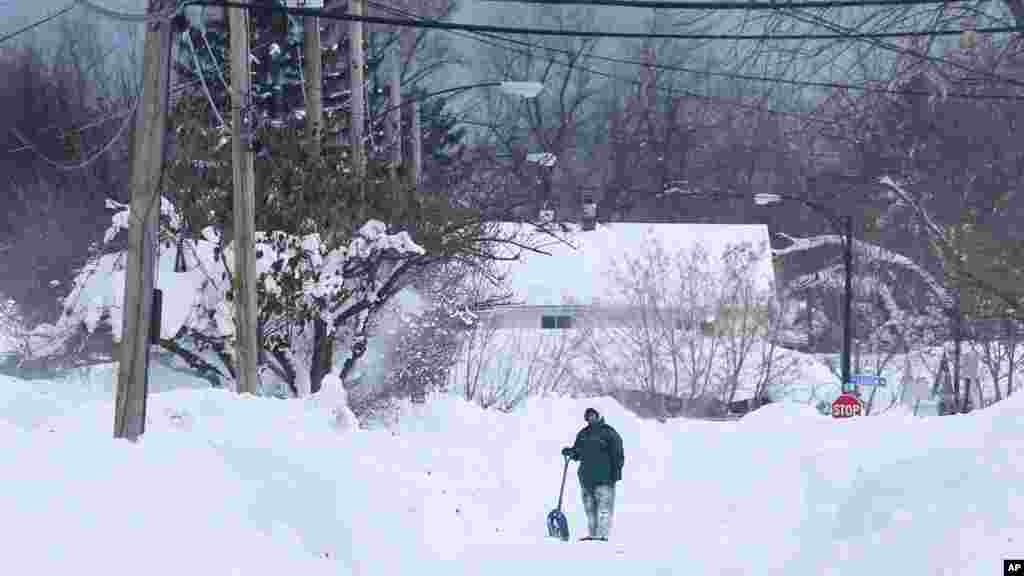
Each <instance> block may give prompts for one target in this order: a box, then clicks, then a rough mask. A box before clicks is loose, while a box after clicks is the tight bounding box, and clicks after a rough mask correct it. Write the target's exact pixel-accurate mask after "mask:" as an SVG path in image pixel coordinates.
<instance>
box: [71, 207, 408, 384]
mask: <svg viewBox="0 0 1024 576" xmlns="http://www.w3.org/2000/svg"><path fill="white" fill-rule="evenodd" d="M111 205H112V206H113V207H116V208H118V209H119V211H118V212H117V213H116V214H115V215H114V217H113V224H112V226H111V227H110V229H109V230H108V231H107V234H106V235H105V241H106V242H108V243H109V242H112V241H113V240H114V239H115V238H116V236H117V235H118V233H119V232H120V231H121V230H122V229H125V228H126V227H127V226H128V222H129V207H128V206H125V205H118V204H116V203H111ZM161 215H162V229H161V246H160V251H159V258H158V270H157V286H158V287H159V288H160V289H161V290H162V291H163V293H164V306H163V318H162V322H161V334H160V338H161V342H162V344H164V346H165V348H168V349H170V350H171V351H173V352H175V353H177V354H178V355H179V356H180V357H181V358H182V359H183V360H184V361H185V362H187V363H188V364H189V365H191V366H192V367H193V368H194V369H196V370H198V371H199V372H200V373H204V374H206V375H215V376H216V377H217V378H218V379H220V380H221V381H224V380H228V381H230V380H232V379H233V375H234V373H235V364H234V354H233V342H234V306H233V298H234V288H233V281H232V278H233V276H232V272H231V263H233V249H232V245H231V240H229V239H225V238H222V237H221V235H220V234H219V233H218V232H217V230H216V229H215V228H213V227H208V228H206V229H204V230H203V231H202V232H201V234H200V235H199V236H198V237H195V238H188V237H185V236H184V235H183V231H182V229H181V227H182V222H181V219H180V218H179V217H178V215H177V214H176V212H175V210H174V207H173V206H172V205H171V204H170V202H169V201H167V200H164V201H163V204H162V210H161ZM175 238H176V240H175ZM178 250H181V251H182V256H183V257H184V260H185V263H186V266H187V271H185V272H175V271H174V268H175V267H174V264H175V258H176V257H178V255H179V254H178ZM423 254H424V250H423V248H422V247H420V246H418V245H417V244H416V243H415V242H413V240H412V239H411V238H410V236H409V234H407V233H405V232H399V233H389V232H388V230H387V226H386V225H385V224H384V223H382V222H380V221H376V220H370V221H368V222H367V223H366V224H365V225H363V226H362V227H361V228H360V229H359V230H358V232H357V233H356V234H355V235H354V237H352V238H351V240H350V241H349V242H347V243H346V244H344V245H340V246H334V247H331V246H329V245H328V244H327V243H326V242H324V241H323V240H322V239H321V238H320V236H319V235H318V234H315V233H313V234H308V235H305V236H295V235H291V234H287V233H284V232H279V231H275V232H269V233H257V239H256V256H257V265H256V272H257V276H258V284H257V291H258V295H259V326H260V332H259V335H260V339H261V343H262V346H263V350H264V352H265V353H264V354H263V356H262V359H261V366H262V368H263V370H261V376H262V377H263V379H264V386H265V388H264V391H265V392H274V391H275V390H274V389H273V383H274V381H275V380H276V381H277V382H278V383H281V382H283V383H285V384H286V385H287V386H288V387H289V389H290V393H291V394H295V395H307V394H310V393H312V392H316V391H317V390H318V388H319V385H320V380H321V379H322V378H323V377H324V376H325V375H326V374H328V373H329V372H330V369H331V367H332V366H333V362H331V361H326V362H323V361H322V360H323V358H322V355H324V354H327V355H328V356H329V357H330V358H333V353H334V349H335V348H336V347H337V348H339V349H342V350H347V351H348V358H347V361H346V364H345V367H343V368H342V370H341V371H340V372H339V377H341V378H344V376H345V374H346V370H348V369H350V368H351V365H352V363H354V361H355V359H358V356H359V355H360V354H361V352H360V350H363V349H365V341H366V338H367V329H368V326H369V323H370V320H371V318H372V316H373V314H374V313H375V312H376V311H377V310H379V308H380V307H381V306H383V304H384V303H385V302H386V301H387V299H388V298H390V296H391V295H393V293H394V292H396V291H397V289H398V283H397V277H398V275H399V272H400V271H401V270H402V267H403V266H404V265H406V264H407V263H408V262H409V261H410V260H411V259H412V258H414V257H416V256H420V255H423ZM124 266H125V263H124V253H123V252H113V253H110V254H104V255H101V256H99V257H97V258H95V259H94V260H92V261H90V262H89V264H88V265H87V266H85V267H84V268H83V269H82V270H81V271H80V272H79V274H78V275H77V277H76V278H75V282H74V288H73V290H72V292H71V294H70V295H69V296H68V298H67V299H66V300H65V302H64V305H65V310H66V313H65V314H64V316H63V317H62V320H61V324H62V325H64V326H70V325H74V324H78V323H83V324H84V325H85V326H86V328H87V330H88V331H90V332H92V331H94V330H96V329H98V328H99V326H100V325H101V324H109V326H110V328H111V329H112V332H113V336H114V338H115V339H116V340H120V337H121V324H122V315H121V302H122V298H123V297H122V292H123V287H124V272H125V270H124ZM101 321H102V322H101ZM59 327H60V326H58V328H59ZM211 353H212V354H211ZM330 358H329V359H328V360H330ZM319 365H323V366H325V367H326V369H323V370H322V371H320V372H319V373H318V372H317V366H319ZM271 376H274V377H276V378H271Z"/></svg>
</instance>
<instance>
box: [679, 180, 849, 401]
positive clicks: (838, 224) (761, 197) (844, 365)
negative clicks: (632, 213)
mask: <svg viewBox="0 0 1024 576" xmlns="http://www.w3.org/2000/svg"><path fill="white" fill-rule="evenodd" d="M688 195H691V196H701V195H702V194H700V193H699V192H698V193H690V194H688ZM704 196H711V197H715V196H719V197H733V198H748V196H747V195H745V194H736V193H729V192H714V193H710V194H705V195H704ZM783 200H793V201H795V202H800V203H802V204H803V205H804V206H807V207H808V208H810V209H811V210H814V211H815V212H817V213H818V214H821V215H822V216H824V217H825V219H826V220H828V222H829V224H831V225H832V226H833V228H834V229H835V232H836V233H837V234H839V235H840V236H842V237H843V276H844V281H843V284H844V286H843V353H842V360H841V368H840V370H841V372H842V391H843V392H846V391H847V387H848V386H849V385H850V349H851V347H852V342H853V218H852V217H850V216H839V215H838V214H836V213H835V212H833V211H832V210H830V209H829V208H827V207H825V206H824V205H822V204H818V203H817V202H813V201H811V200H807V199H806V198H801V197H800V196H790V195H786V194H777V193H775V192H758V193H756V194H754V204H756V205H758V206H770V205H772V204H778V203H780V202H782V201H783Z"/></svg>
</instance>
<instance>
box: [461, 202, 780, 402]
mask: <svg viewBox="0 0 1024 576" xmlns="http://www.w3.org/2000/svg"><path fill="white" fill-rule="evenodd" d="M503 227H504V228H505V229H507V230H517V231H518V233H519V235H520V236H519V241H520V242H521V243H522V244H525V245H528V246H532V247H534V248H536V250H522V251H520V252H519V253H518V258H517V259H516V260H512V261H509V262H503V263H502V271H503V272H504V274H505V277H506V280H507V285H506V288H507V291H508V293H509V294H510V296H511V302H510V303H509V304H508V305H504V306H499V307H496V308H494V309H492V310H488V311H486V312H483V313H481V314H480V321H479V322H478V326H477V328H476V329H475V330H474V331H473V333H472V334H469V335H467V337H466V342H465V343H464V349H463V353H462V354H461V355H460V359H459V361H458V363H457V365H456V366H455V368H454V369H453V371H452V373H453V377H452V379H451V380H450V385H451V386H452V387H454V388H455V389H462V388H463V387H465V389H466V390H472V391H474V392H475V393H476V394H484V393H485V391H487V390H490V393H491V394H494V395H496V396H497V397H498V398H495V399H494V403H500V402H501V399H500V397H504V398H506V400H510V399H511V398H516V397H524V396H526V395H534V394H537V393H543V392H546V391H548V392H554V391H561V390H564V389H566V388H571V389H573V390H578V391H586V392H601V391H610V390H618V389H622V388H648V389H665V388H668V389H667V390H663V391H666V392H668V393H674V394H676V395H684V394H683V392H682V391H680V390H679V389H678V386H676V385H675V384H677V383H678V381H679V378H673V377H669V378H665V377H663V376H664V374H662V377H659V376H658V375H656V374H654V373H653V372H654V371H655V370H657V371H659V372H664V371H665V370H671V369H670V368H667V367H666V366H654V365H655V364H658V363H657V362H647V363H646V364H647V365H648V367H649V368H651V372H652V374H650V375H649V376H650V378H648V379H647V384H646V385H645V384H644V380H645V378H644V376H643V375H642V374H639V375H638V374H633V375H632V376H631V375H629V374H628V372H629V370H631V369H632V370H633V371H634V372H636V371H637V370H640V368H639V367H640V366H641V365H643V364H645V363H644V362H643V361H638V360H637V358H636V356H637V354H639V353H640V352H639V350H638V349H637V342H636V338H634V336H636V334H631V332H633V333H635V332H637V331H639V330H642V327H641V326H638V323H640V322H641V321H642V318H643V317H644V316H650V310H649V309H648V310H645V308H650V306H651V304H650V300H649V299H647V300H645V298H644V296H645V289H642V288H640V287H639V286H641V284H642V283H640V284H637V282H638V281H639V279H640V277H641V276H642V275H643V270H644V269H646V267H647V266H648V264H645V262H650V261H651V260H650V259H651V258H652V256H653V255H655V254H661V255H663V256H665V257H667V260H663V262H669V264H668V265H667V266H665V267H664V268H663V271H664V274H663V277H662V278H661V284H662V288H665V287H666V286H668V287H669V290H668V291H671V288H672V287H678V286H681V285H683V284H685V283H686V282H685V281H684V279H683V278H682V275H683V274H684V272H683V271H682V267H681V266H679V265H677V264H678V263H679V262H681V261H682V260H684V259H685V255H688V254H693V253H694V251H696V250H700V251H702V252H703V254H705V255H706V258H705V259H704V260H703V262H704V266H703V267H702V272H703V273H704V274H705V277H706V278H712V277H715V275H716V274H724V273H725V272H726V270H725V269H726V266H725V264H724V262H726V261H728V259H729V258H728V254H729V253H730V251H733V250H735V249H736V248H738V247H741V246H746V247H747V248H749V249H750V254H752V255H754V257H755V260H754V261H753V262H752V263H751V264H750V265H749V267H748V268H747V274H748V275H749V280H750V285H751V286H753V287H754V288H755V289H756V290H759V291H760V292H761V293H763V294H767V295H774V289H775V272H774V266H773V260H772V257H771V250H770V245H769V236H768V229H767V227H766V226H764V225H761V224H758V225H715V224H684V223H619V222H616V223H603V224H599V225H598V226H597V227H596V229H594V230H590V231H584V230H581V229H579V228H578V227H572V228H571V229H570V231H569V232H568V233H564V234H563V233H558V232H555V233H550V232H547V231H544V230H539V229H537V228H535V227H533V226H532V225H529V224H512V223H509V224H504V225H503ZM692 280H693V279H692V278H691V279H690V282H691V288H692V287H694V286H692V284H693V282H692ZM631 285H632V287H631ZM705 291H706V292H707V293H701V289H699V288H698V289H697V290H691V292H693V293H692V294H691V296H692V298H690V299H688V300H686V301H683V300H680V299H678V298H676V299H674V300H673V299H671V298H667V297H666V298H663V300H664V301H666V302H667V301H670V300H671V302H672V304H671V305H668V306H666V305H665V304H659V305H657V307H658V308H659V314H662V315H664V313H665V312H666V308H671V309H673V310H671V311H672V312H677V313H678V314H677V315H676V317H677V318H687V317H689V318H692V317H694V312H695V310H686V309H685V308H688V307H691V308H692V307H702V306H704V305H710V304H711V302H710V300H711V299H712V295H711V294H710V292H713V288H712V287H711V286H706V287H705ZM677 292H679V291H678V290H677ZM680 308H682V309H680ZM719 312H720V311H719ZM701 313H702V314H703V312H701ZM719 316H720V314H719ZM702 320H703V318H702ZM707 320H708V321H711V320H712V318H711V317H710V316H709V317H708V318H707ZM674 328H675V329H676V330H678V331H680V332H687V331H688V330H689V332H687V333H689V334H692V333H693V330H692V329H693V328H694V326H692V325H681V324H680V323H678V321H677V325H676V326H674ZM705 328H706V326H705ZM668 338H671V335H670V336H668ZM649 340H650V339H649ZM658 347H662V344H658ZM662 364H663V363H662ZM616 374H623V376H622V377H619V376H616ZM633 376H635V377H633ZM655 380H658V381H660V384H659V383H655V384H652V382H653V381H655ZM668 383H672V384H671V385H667V386H666V384H668ZM745 395H746V396H747V397H749V395H750V392H748V391H746V390H745V389H742V387H741V389H739V390H736V391H735V393H734V394H729V396H730V399H742V398H743V397H744V396H745ZM485 403H487V402H485Z"/></svg>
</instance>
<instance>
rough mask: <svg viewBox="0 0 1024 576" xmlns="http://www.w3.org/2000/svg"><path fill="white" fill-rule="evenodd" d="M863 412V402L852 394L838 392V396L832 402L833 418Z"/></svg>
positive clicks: (857, 414)
mask: <svg viewBox="0 0 1024 576" xmlns="http://www.w3.org/2000/svg"><path fill="white" fill-rule="evenodd" d="M863 414H864V404H863V403H861V401H860V398H857V397H856V396H854V395H853V394H840V395H839V398H836V399H835V402H832V417H833V418H851V417H853V416H861V415H863Z"/></svg>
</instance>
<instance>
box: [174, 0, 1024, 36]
mask: <svg viewBox="0 0 1024 576" xmlns="http://www.w3.org/2000/svg"><path fill="white" fill-rule="evenodd" d="M187 4H190V5H198V6H223V7H227V8H247V9H261V10H270V11H274V12H285V13H287V14H297V15H302V16H309V17H313V18H321V19H324V20H339V21H342V22H364V23H367V24H382V25H386V26H398V27H406V28H433V29H437V30H461V31H464V32H490V33H495V34H519V35H526V36H563V37H573V38H634V39H645V40H657V39H673V40H750V41H758V42H765V41H769V40H847V39H856V38H906V37H937V36H958V35H960V34H962V33H964V32H967V31H972V32H975V33H978V34H1004V33H1010V32H1018V31H1021V30H1024V27H1021V26H1000V27H994V28H974V29H970V30H968V29H964V28H957V29H948V30H906V31H902V32H856V33H849V34H670V33H647V32H611V31H589V30H557V29H552V28H528V27H522V26H493V25H486V24H459V23H455V22H440V21H436V20H419V21H416V20H409V19H405V18H382V17H379V16H355V15H352V14H340V13H333V12H329V11H326V10H323V9H311V8H291V7H285V6H281V5H277V4H259V5H257V4H252V3H249V2H235V1H233V0H189V1H188V2H187Z"/></svg>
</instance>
